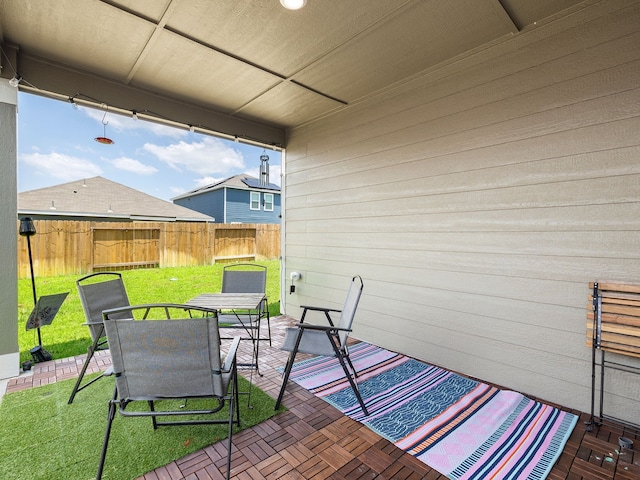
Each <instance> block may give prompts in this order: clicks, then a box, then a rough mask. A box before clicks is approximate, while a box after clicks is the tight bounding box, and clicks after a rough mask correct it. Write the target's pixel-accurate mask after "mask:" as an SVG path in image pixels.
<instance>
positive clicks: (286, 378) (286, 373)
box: [274, 345, 297, 410]
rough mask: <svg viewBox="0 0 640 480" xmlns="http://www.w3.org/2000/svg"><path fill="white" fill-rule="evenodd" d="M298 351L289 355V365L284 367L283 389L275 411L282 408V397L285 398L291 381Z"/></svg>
mask: <svg viewBox="0 0 640 480" xmlns="http://www.w3.org/2000/svg"><path fill="white" fill-rule="evenodd" d="M296 347H297V345H296ZM296 350H297V348H296ZM296 350H294V351H293V352H291V353H290V354H289V358H288V360H287V364H286V365H285V367H284V374H283V376H282V387H280V394H279V395H278V399H277V400H276V405H275V407H274V409H275V410H278V409H279V408H280V403H281V402H282V397H283V396H284V390H285V388H286V387H287V382H288V381H289V375H290V374H291V368H292V367H293V362H294V360H295V358H296Z"/></svg>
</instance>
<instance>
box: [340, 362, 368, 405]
mask: <svg viewBox="0 0 640 480" xmlns="http://www.w3.org/2000/svg"><path fill="white" fill-rule="evenodd" d="M344 358H345V357H343V356H342V355H338V360H339V361H340V365H342V369H343V370H344V374H345V375H346V376H347V380H349V384H351V388H352V389H353V393H355V394H356V398H357V399H358V402H359V403H360V407H361V408H362V411H363V412H364V414H365V415H367V416H369V411H368V410H367V407H366V405H365V404H364V400H363V399H362V396H361V395H360V390H359V389H358V385H357V384H356V382H354V381H353V378H352V377H351V372H349V369H348V368H347V364H346V363H345V361H344ZM346 358H347V360H348V362H349V364H350V365H351V368H353V364H351V360H349V357H346ZM353 371H354V372H355V369H354V370H353ZM356 376H357V373H356Z"/></svg>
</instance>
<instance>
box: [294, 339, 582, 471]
mask: <svg viewBox="0 0 640 480" xmlns="http://www.w3.org/2000/svg"><path fill="white" fill-rule="evenodd" d="M350 354H351V360H352V361H353V363H354V365H355V368H356V369H357V370H358V372H359V376H358V385H359V388H360V393H361V394H362V397H363V398H364V400H365V403H366V405H367V408H368V410H369V412H370V415H369V416H368V417H367V416H364V414H363V413H362V410H361V408H360V406H359V404H358V401H357V399H356V397H355V395H354V394H353V391H352V390H351V388H350V386H349V384H348V382H347V380H346V379H345V377H344V372H343V370H342V368H341V367H340V365H339V363H338V361H337V360H336V359H334V358H326V357H316V358H312V359H309V360H304V361H302V362H298V363H296V364H295V365H294V367H293V369H292V372H291V380H294V381H295V382H296V383H298V384H299V385H301V386H302V387H304V388H306V389H307V390H309V391H311V392H312V393H314V394H315V395H317V396H319V397H321V398H323V399H324V400H326V401H327V402H329V403H330V404H332V405H334V406H335V407H336V408H338V409H339V410H341V411H342V412H343V413H345V414H346V415H348V416H350V417H351V418H353V419H354V420H357V421H359V422H361V423H363V424H365V425H367V426H368V427H369V428H371V429H372V430H374V431H375V432H377V433H379V434H380V435H381V436H383V437H385V438H387V439H388V440H389V441H391V442H393V443H394V444H395V445H396V446H398V447H399V448H401V449H403V450H405V451H407V452H409V453H411V454H412V455H414V456H415V457H416V458H418V459H420V460H421V461H423V462H424V463H426V464H427V465H429V466H430V467H432V468H434V469H436V470H437V471H439V472H440V473H442V474H444V475H446V476H447V477H449V478H451V479H483V480H484V479H488V478H492V479H518V480H521V479H531V480H542V479H544V478H546V476H547V475H548V474H549V471H550V470H551V468H552V467H553V465H554V463H555V462H556V460H557V459H558V456H559V455H560V453H561V452H562V449H563V448H564V445H565V443H566V441H567V439H568V438H569V435H570V434H571V432H572V430H573V428H574V426H575V424H576V421H577V417H576V416H575V415H573V414H570V413H567V412H564V411H562V410H558V409H557V408H553V407H550V406H548V405H545V404H543V403H540V402H536V401H533V400H530V399H528V398H526V397H524V396H523V395H521V394H519V393H516V392H512V391H506V390H500V389H497V388H495V387H492V386H489V385H485V384H483V383H480V382H477V381H474V380H471V379H468V378H465V377H461V376H459V375H456V374H454V373H451V372H449V371H447V370H443V369H441V368H437V367H433V366H431V365H428V364H425V363H423V362H419V361H417V360H414V359H411V358H408V357H405V356H404V355H399V354H396V353H393V352H390V351H388V350H384V349H382V348H379V347H376V346H374V345H370V344H368V343H364V342H363V343H359V344H356V345H355V346H352V347H350Z"/></svg>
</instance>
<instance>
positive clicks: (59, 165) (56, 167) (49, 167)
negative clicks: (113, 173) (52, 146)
mask: <svg viewBox="0 0 640 480" xmlns="http://www.w3.org/2000/svg"><path fill="white" fill-rule="evenodd" d="M19 160H20V162H23V163H24V164H25V165H29V166H31V167H34V168H35V169H36V171H37V172H38V173H39V174H41V175H46V176H50V177H53V178H59V179H62V180H68V181H72V180H77V179H78V178H90V177H95V176H98V175H102V169H101V168H100V167H99V166H98V165H96V164H95V163H92V162H91V161H90V160H86V159H84V158H78V157H72V156H70V155H62V154H60V153H55V152H54V153H49V154H46V155H44V154H41V153H37V152H36V153H25V154H22V155H20V158H19Z"/></svg>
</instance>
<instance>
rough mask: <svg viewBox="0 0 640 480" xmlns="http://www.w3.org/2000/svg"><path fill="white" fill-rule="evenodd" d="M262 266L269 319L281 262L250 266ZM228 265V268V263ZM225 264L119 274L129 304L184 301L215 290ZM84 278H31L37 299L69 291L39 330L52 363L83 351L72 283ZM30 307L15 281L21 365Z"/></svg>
mask: <svg viewBox="0 0 640 480" xmlns="http://www.w3.org/2000/svg"><path fill="white" fill-rule="evenodd" d="M252 263H257V264H260V265H264V266H266V267H267V297H268V299H269V312H270V314H271V315H272V316H274V315H279V313H280V261H278V260H270V261H262V262H252ZM227 265H228V264H227ZM224 266H225V264H214V265H208V266H203V267H171V268H153V269H138V270H127V271H123V272H121V273H122V278H123V281H124V285H125V287H126V289H127V294H128V295H129V301H130V302H131V304H133V305H135V304H140V303H155V302H164V303H184V302H186V301H188V300H189V299H191V298H193V297H195V296H196V295H199V294H201V293H207V292H209V293H215V292H219V291H220V288H221V285H222V269H223V267H224ZM82 276H83V275H65V276H60V277H38V276H36V289H37V294H38V296H39V297H40V296H42V295H51V294H54V293H63V292H69V295H68V296H67V298H66V300H65V301H64V303H63V304H62V307H61V308H60V311H59V312H58V314H57V316H56V318H55V320H54V321H53V323H52V324H51V325H48V326H44V327H42V328H41V329H40V331H41V334H42V345H43V347H44V348H45V349H46V350H47V351H49V353H51V355H52V356H53V358H54V359H58V358H67V357H72V356H74V355H79V354H82V353H86V351H87V346H88V345H89V343H90V342H91V338H90V336H89V329H88V328H87V327H85V326H83V325H82V323H84V321H85V318H84V313H83V311H82V305H81V304H80V298H79V296H78V290H77V288H76V284H75V282H76V280H77V279H79V278H81V277H82ZM32 309H33V292H32V290H31V279H29V278H24V279H20V280H18V343H19V346H20V361H21V362H23V361H25V360H30V359H31V354H30V353H29V350H31V348H33V347H34V346H35V345H37V344H38V334H37V330H36V329H33V330H29V331H26V330H25V325H26V323H27V319H28V318H29V314H30V313H31V310H32Z"/></svg>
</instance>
